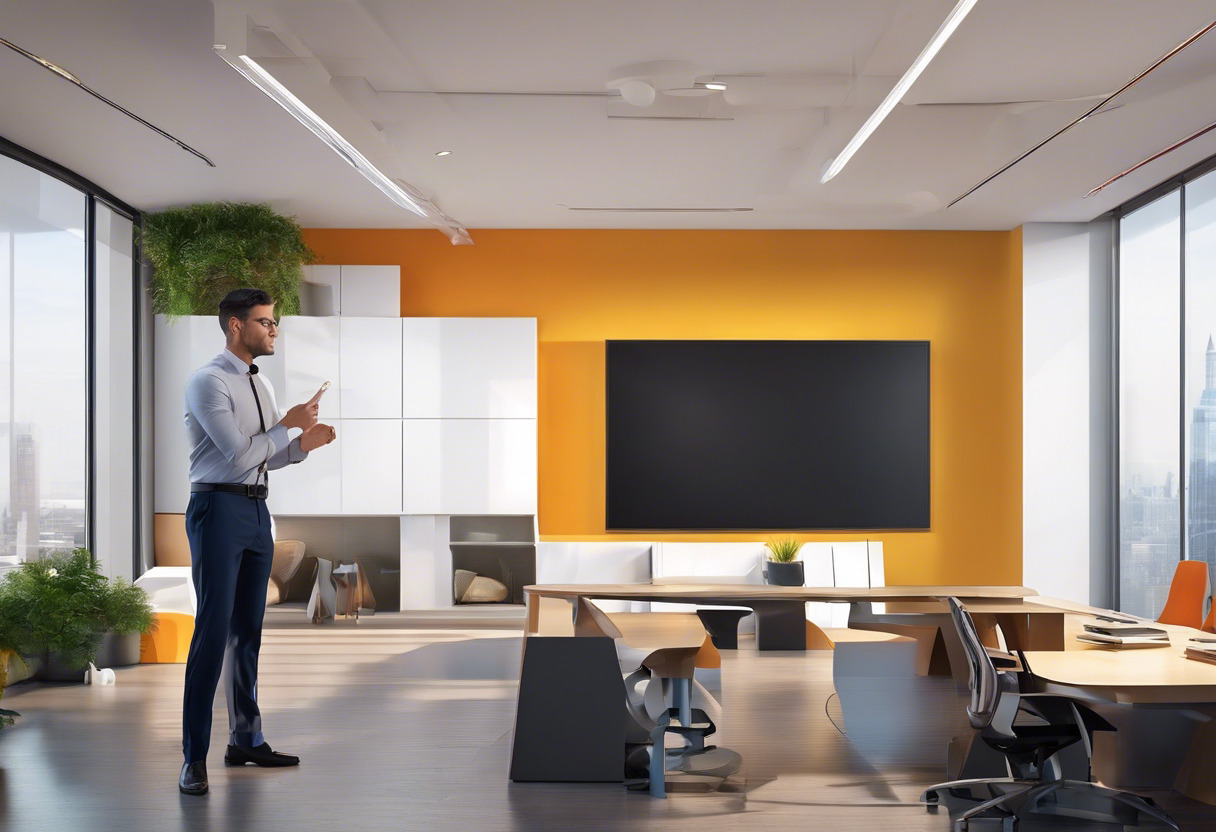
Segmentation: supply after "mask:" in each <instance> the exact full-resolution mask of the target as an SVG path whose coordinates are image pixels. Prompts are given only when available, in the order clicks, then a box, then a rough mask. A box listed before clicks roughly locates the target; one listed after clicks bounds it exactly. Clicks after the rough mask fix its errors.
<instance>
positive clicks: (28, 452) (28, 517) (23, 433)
mask: <svg viewBox="0 0 1216 832" xmlns="http://www.w3.org/2000/svg"><path fill="white" fill-rule="evenodd" d="M14 427H15V430H14V431H13V444H12V449H13V456H12V461H11V463H10V468H9V495H10V496H9V499H10V501H11V503H10V505H9V511H10V513H11V515H12V519H13V521H14V522H15V523H16V524H17V534H16V539H15V540H14V549H15V551H14V554H16V555H18V556H19V558H20V559H21V560H36V559H37V557H38V542H39V533H40V529H39V523H38V520H39V502H38V457H37V453H36V449H37V446H36V445H35V443H34V435H33V433H34V432H33V428H32V426H30V425H16V426H14Z"/></svg>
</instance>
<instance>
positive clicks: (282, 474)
mask: <svg viewBox="0 0 1216 832" xmlns="http://www.w3.org/2000/svg"><path fill="white" fill-rule="evenodd" d="M333 425H334V430H336V431H337V433H338V438H337V439H336V440H335V441H333V442H331V443H330V444H328V445H325V446H323V447H320V448H317V449H316V450H314V451H312V452H311V453H310V454H309V455H308V459H305V460H304V461H303V462H300V463H298V464H296V465H288V466H287V467H286V468H279V469H278V470H275V471H271V472H270V496H269V497H268V499H267V500H266V504H267V507H268V508H269V509H270V513H271V514H341V513H342V466H343V459H342V457H343V450H344V449H343V440H344V439H345V436H344V433H345V431H344V426H343V424H342V422H340V421H337V420H335V421H334V423H333ZM295 432H296V431H292V433H295Z"/></svg>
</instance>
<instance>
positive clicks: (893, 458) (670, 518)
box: [607, 341, 929, 530]
mask: <svg viewBox="0 0 1216 832" xmlns="http://www.w3.org/2000/svg"><path fill="white" fill-rule="evenodd" d="M607 376H608V378H607V385H608V389H607V399H608V402H607V404H608V436H607V452H608V457H607V468H608V493H607V528H608V529H611V530H651V529H679V530H721V529H748V530H764V529H927V528H929V343H928V342H927V341H608V342H607Z"/></svg>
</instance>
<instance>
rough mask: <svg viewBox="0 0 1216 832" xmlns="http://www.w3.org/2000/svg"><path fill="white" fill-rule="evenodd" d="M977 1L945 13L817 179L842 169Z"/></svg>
mask: <svg viewBox="0 0 1216 832" xmlns="http://www.w3.org/2000/svg"><path fill="white" fill-rule="evenodd" d="M978 2H979V0H959V2H958V5H957V6H955V7H954V9H953V11H951V12H950V14H949V15H947V16H946V19H945V21H944V22H943V23H942V25H941V27H940V28H939V29H938V30H937V34H935V35H934V36H933V38H932V39H931V40H930V41H929V43H928V45H927V46H925V48H924V50H922V51H921V53H920V54H919V55H917V56H916V60H915V61H913V62H912V66H910V67H908V71H907V72H905V73H904V77H902V78H900V79H899V82H898V83H897V84H896V85H895V86H894V87H893V88H892V89H891V91H890V92H889V93H887V97H886V98H884V99H883V100H882V103H881V104H879V105H878V109H876V110H875V111H874V112H873V113H871V114H870V117H869V118H868V119H866V123H865V124H863V125H861V129H860V130H858V131H857V135H855V136H853V138H852V139H850V140H849V143H848V144H846V145H845V146H844V150H842V151H840V155H839V156H837V157H836V158H835V159H833V160H832V164H830V165H829V166H828V169H827V170H826V171H824V173H823V176H822V177H821V178H820V180H819V181H820V182H821V183H826V182H828V181H830V180H831V179H832V178H833V177H834V176H836V174H838V173H840V171H842V170H844V166H845V165H847V164H848V163H849V160H850V159H852V158H853V154H854V153H856V152H857V151H858V150H860V149H861V146H862V145H863V144H865V141H866V139H868V138H870V134H871V133H873V132H874V131H875V130H877V129H878V125H880V124H882V120H883V119H884V118H886V117H887V116H888V115H889V114H890V112H891V111H892V110H894V109H895V105H896V104H898V103H899V102H900V101H901V100H902V99H903V97H904V95H905V94H907V92H908V90H909V89H910V88H911V86H912V85H913V84H914V83H916V79H917V78H919V77H920V74H921V73H922V72H924V71H925V67H927V66H928V65H929V62H930V61H932V60H933V58H934V56H936V55H937V53H938V52H940V51H941V48H942V47H943V46H945V44H946V41H947V40H949V38H950V36H951V35H952V34H954V30H955V29H957V28H958V27H959V24H960V23H962V22H963V18H964V17H966V16H967V13H968V12H970V11H971V9H972V8H973V7H974V6H975V4H976V3H978Z"/></svg>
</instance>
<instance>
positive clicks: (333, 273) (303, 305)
mask: <svg viewBox="0 0 1216 832" xmlns="http://www.w3.org/2000/svg"><path fill="white" fill-rule="evenodd" d="M301 271H302V272H303V275H304V280H302V281H301V282H300V314H301V315H309V316H327V315H341V314H342V267H341V266H304V267H303V268H302V269H301Z"/></svg>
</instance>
